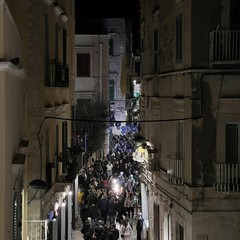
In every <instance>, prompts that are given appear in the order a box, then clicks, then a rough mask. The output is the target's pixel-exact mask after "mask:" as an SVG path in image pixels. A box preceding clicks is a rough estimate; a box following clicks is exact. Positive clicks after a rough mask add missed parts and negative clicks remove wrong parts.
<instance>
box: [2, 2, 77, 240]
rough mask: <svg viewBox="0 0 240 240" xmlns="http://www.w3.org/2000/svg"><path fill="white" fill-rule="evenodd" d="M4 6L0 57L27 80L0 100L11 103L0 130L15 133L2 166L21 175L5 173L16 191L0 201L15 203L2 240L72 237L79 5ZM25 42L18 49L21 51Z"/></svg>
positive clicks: (43, 3)
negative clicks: (74, 105)
mask: <svg viewBox="0 0 240 240" xmlns="http://www.w3.org/2000/svg"><path fill="white" fill-rule="evenodd" d="M1 7H2V9H1V10H2V13H3V15H1V16H4V18H1V21H2V19H3V22H4V24H3V26H4V28H3V29H1V30H3V32H4V34H1V35H2V36H6V38H5V39H4V41H3V45H1V50H2V49H3V51H1V52H2V53H1V54H2V55H1V59H4V60H5V61H8V62H10V60H12V62H13V63H14V65H15V67H16V68H17V71H19V72H20V73H21V72H22V70H21V69H23V70H24V73H25V75H24V78H23V79H22V81H18V80H17V78H16V79H13V81H11V82H12V83H13V86H12V87H8V91H6V88H5V92H4V95H1V96H5V100H6V99H9V98H10V96H11V98H12V100H11V101H4V105H3V106H4V109H5V121H4V122H3V123H4V124H5V125H1V127H2V126H3V127H4V128H3V129H5V130H4V131H8V132H13V133H14V134H11V135H12V136H11V138H12V139H14V140H12V143H10V142H9V141H5V142H4V140H3V143H4V144H8V147H7V148H6V150H7V152H8V154H7V155H6V156H5V158H4V157H3V158H1V159H2V160H3V162H4V164H5V166H7V164H8V165H9V163H11V164H10V166H11V165H12V168H13V169H15V170H14V171H15V172H14V174H15V175H16V173H17V174H18V175H17V176H10V171H9V172H8V173H7V174H5V175H3V177H4V181H2V183H6V185H5V189H6V186H7V184H8V185H9V186H10V185H12V186H13V188H12V189H13V191H12V192H11V194H10V189H9V190H8V191H9V194H7V195H5V201H4V202H2V203H1V205H3V206H4V207H5V206H9V204H8V203H7V201H8V202H9V200H12V201H11V202H12V205H11V206H9V207H7V208H5V210H4V211H5V213H4V215H5V217H6V216H7V218H5V219H4V221H1V222H3V223H4V224H5V223H6V224H8V227H4V224H2V226H1V228H3V230H2V231H1V234H2V235H1V236H2V237H0V238H1V239H6V240H7V239H30V238H31V239H40V238H41V239H71V229H72V203H73V198H72V195H71V193H72V190H73V187H74V182H75V179H74V176H75V175H74V172H73V169H74V168H73V165H74V164H77V160H76V159H75V158H73V155H72V154H71V153H70V151H69V148H70V147H71V121H70V120H71V116H72V115H71V106H72V103H73V88H74V81H73V80H74V75H75V64H74V62H75V54H74V36H75V27H74V11H75V9H74V1H65V0H58V1H53V0H45V1H29V0H26V1H11V0H7V1H1ZM8 9H9V12H8ZM7 13H9V15H8V14H7ZM9 16H11V17H9ZM8 25H9V26H10V28H7V27H6V26H8ZM14 25H15V26H14ZM13 26H14V27H13ZM1 27H2V25H1ZM15 28H16V29H17V30H15ZM18 33H19V37H18ZM7 37H8V38H7ZM7 39H8V40H7ZM20 43H21V51H20V50H18V48H17V47H18V45H19V44H20ZM13 55H14V56H13ZM9 66H10V68H11V65H8V67H9ZM5 72H6V71H5ZM7 72H9V71H7ZM3 73H4V71H3ZM7 75H8V77H9V76H10V75H9V74H7ZM7 75H6V74H5V76H7ZM18 76H19V77H21V74H18ZM19 77H18V78H19ZM14 81H15V82H16V81H17V82H16V84H14ZM3 83H4V81H3ZM5 83H6V82H5ZM1 89H2V88H1ZM2 90H4V89H2ZM13 103H14V104H15V107H14V104H13ZM1 105H2V104H1ZM6 109H8V111H9V110H11V111H10V114H6V113H7V112H6ZM14 109H15V110H16V111H14V112H13V110H14ZM1 116H2V115H1ZM6 117H7V118H8V123H7V122H6V120H7V119H6ZM10 120H11V121H10ZM15 123H17V124H15ZM15 135H16V136H15ZM14 136H15V137H14ZM13 143H14V144H13ZM9 153H11V154H10V155H9ZM5 154H6V153H5ZM22 155H24V156H22ZM11 158H12V159H13V160H12V161H10V160H11ZM7 169H8V168H5V170H7ZM16 171H17V172H16ZM9 183H11V184H9ZM12 189H11V190H12ZM16 189H17V191H16ZM7 196H8V197H9V198H7ZM1 209H4V208H2V207H1ZM4 215H3V216H4ZM1 216H2V215H1ZM6 226H7V225H6ZM8 228H11V229H8Z"/></svg>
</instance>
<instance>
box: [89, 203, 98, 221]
mask: <svg viewBox="0 0 240 240" xmlns="http://www.w3.org/2000/svg"><path fill="white" fill-rule="evenodd" d="M89 214H90V217H91V218H92V221H93V224H95V222H96V220H97V218H98V217H99V212H98V208H97V206H96V205H95V204H92V205H91V206H89Z"/></svg>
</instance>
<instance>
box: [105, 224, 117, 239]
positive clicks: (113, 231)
mask: <svg viewBox="0 0 240 240" xmlns="http://www.w3.org/2000/svg"><path fill="white" fill-rule="evenodd" d="M107 239H108V240H118V239H119V230H118V229H117V228H116V224H115V223H114V222H111V223H110V226H109V229H108V237H107Z"/></svg>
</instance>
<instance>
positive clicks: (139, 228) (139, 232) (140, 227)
mask: <svg viewBox="0 0 240 240" xmlns="http://www.w3.org/2000/svg"><path fill="white" fill-rule="evenodd" d="M143 221H144V220H143V217H142V214H141V213H138V218H137V225H136V230H137V240H141V239H142V230H143Z"/></svg>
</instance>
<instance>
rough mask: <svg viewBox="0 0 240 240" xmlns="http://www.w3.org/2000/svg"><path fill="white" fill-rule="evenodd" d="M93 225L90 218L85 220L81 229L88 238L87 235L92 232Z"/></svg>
mask: <svg viewBox="0 0 240 240" xmlns="http://www.w3.org/2000/svg"><path fill="white" fill-rule="evenodd" d="M91 230H92V226H91V218H88V219H86V220H85V221H84V223H83V227H82V229H81V233H82V234H83V238H84V239H86V238H87V235H89V232H91Z"/></svg>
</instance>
